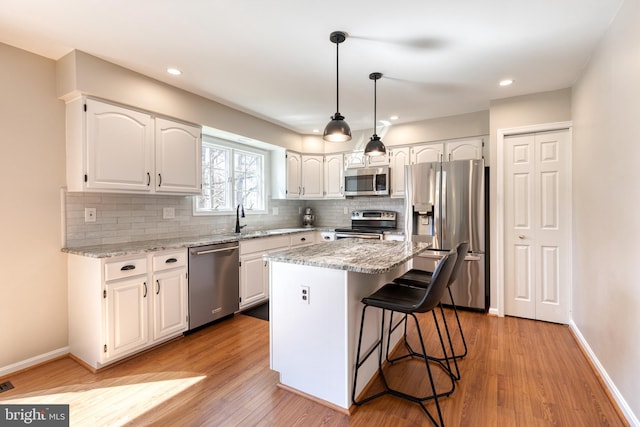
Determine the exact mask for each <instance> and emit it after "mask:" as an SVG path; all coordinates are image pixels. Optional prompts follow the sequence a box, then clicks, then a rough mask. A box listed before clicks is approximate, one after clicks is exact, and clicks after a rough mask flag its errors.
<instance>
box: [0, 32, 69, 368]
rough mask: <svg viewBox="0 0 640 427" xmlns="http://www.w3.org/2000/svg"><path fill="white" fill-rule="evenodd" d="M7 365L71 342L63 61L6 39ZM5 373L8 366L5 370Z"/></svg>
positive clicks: (1, 81)
mask: <svg viewBox="0 0 640 427" xmlns="http://www.w3.org/2000/svg"><path fill="white" fill-rule="evenodd" d="M0 63H2V66H1V67H0V93H1V94H2V95H1V96H0V150H1V153H2V155H0V181H1V182H3V183H4V184H3V186H2V209H1V210H0V236H2V245H1V246H0V272H1V273H0V274H1V279H0V307H1V308H0V312H1V313H2V318H1V320H0V343H2V344H1V345H0V347H1V348H2V349H1V350H0V368H2V367H4V366H7V365H11V364H16V363H17V362H19V361H22V360H25V359H29V358H32V357H36V356H38V355H42V354H45V353H50V352H56V351H61V352H63V353H66V349H65V348H66V346H67V283H66V256H65V255H64V254H63V253H61V252H60V241H61V230H60V221H61V211H60V209H61V203H60V199H61V198H60V192H59V189H60V187H62V186H63V185H64V181H65V158H64V144H65V141H64V104H63V102H62V101H59V100H58V99H57V97H56V90H55V89H56V86H55V62H53V61H51V60H48V59H45V58H43V57H40V56H37V55H33V54H31V53H27V52H25V51H23V50H19V49H15V48H13V47H10V46H7V45H5V44H1V43H0ZM1 375H2V371H0V376H1Z"/></svg>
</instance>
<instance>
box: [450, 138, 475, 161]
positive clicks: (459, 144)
mask: <svg viewBox="0 0 640 427" xmlns="http://www.w3.org/2000/svg"><path fill="white" fill-rule="evenodd" d="M481 158H482V139H468V140H464V141H450V142H447V145H446V151H445V160H478V159H481Z"/></svg>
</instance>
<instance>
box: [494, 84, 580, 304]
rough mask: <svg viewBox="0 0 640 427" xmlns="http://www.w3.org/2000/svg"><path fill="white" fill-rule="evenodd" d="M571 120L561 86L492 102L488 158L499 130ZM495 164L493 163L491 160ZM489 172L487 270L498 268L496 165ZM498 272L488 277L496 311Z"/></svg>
mask: <svg viewBox="0 0 640 427" xmlns="http://www.w3.org/2000/svg"><path fill="white" fill-rule="evenodd" d="M570 120H571V89H569V88H568V89H561V90H555V91H551V92H542V93H536V94H533V95H524V96H516V97H512V98H504V99H498V100H494V101H491V109H490V128H491V130H490V132H491V133H490V140H491V142H490V144H491V145H490V148H489V151H490V156H489V157H490V158H491V159H497V153H496V151H497V148H496V136H497V133H498V130H499V129H507V128H514V127H520V126H529V125H539V124H543V123H555V122H564V121H570ZM494 163H495V162H494ZM492 166H494V167H491V169H490V171H489V188H490V190H489V191H490V193H489V197H490V200H489V212H491V214H490V215H489V229H490V251H489V252H490V271H491V272H496V271H498V264H497V259H498V255H497V247H496V241H497V239H496V235H497V223H496V219H497V218H496V215H495V212H498V209H501V207H500V206H499V205H498V197H497V195H498V193H499V192H498V189H497V171H498V167H499V165H495V164H492ZM496 278H497V274H493V273H492V274H491V278H490V299H491V302H490V305H491V308H492V309H493V310H497V295H498V294H497V280H496Z"/></svg>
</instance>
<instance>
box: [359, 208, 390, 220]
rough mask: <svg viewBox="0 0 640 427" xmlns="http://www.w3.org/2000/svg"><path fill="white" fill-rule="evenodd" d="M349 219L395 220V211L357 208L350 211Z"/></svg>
mask: <svg viewBox="0 0 640 427" xmlns="http://www.w3.org/2000/svg"><path fill="white" fill-rule="evenodd" d="M351 220H352V221H359V220H381V221H395V220H396V212H394V211H378V210H357V211H352V212H351Z"/></svg>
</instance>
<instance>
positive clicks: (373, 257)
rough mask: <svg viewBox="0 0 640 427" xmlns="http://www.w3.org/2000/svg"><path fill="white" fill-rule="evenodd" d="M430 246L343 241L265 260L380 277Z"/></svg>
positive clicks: (293, 250)
mask: <svg viewBox="0 0 640 427" xmlns="http://www.w3.org/2000/svg"><path fill="white" fill-rule="evenodd" d="M430 247H431V245H430V244H428V243H424V242H401V241H394V240H371V239H340V240H334V241H331V242H322V243H317V244H315V245H310V246H303V247H300V248H295V249H288V250H284V251H278V252H271V253H269V254H266V255H264V256H263V257H262V258H263V259H264V260H268V261H274V262H284V263H289V264H300V265H309V266H314V267H324V268H331V269H337V270H347V271H353V272H356V273H369V274H380V273H386V272H389V271H391V270H392V269H394V268H395V267H397V266H399V265H401V264H403V263H405V262H407V261H408V260H410V259H411V258H413V257H414V256H416V255H418V254H419V253H421V252H424V251H426V250H427V249H429V248H430Z"/></svg>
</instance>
